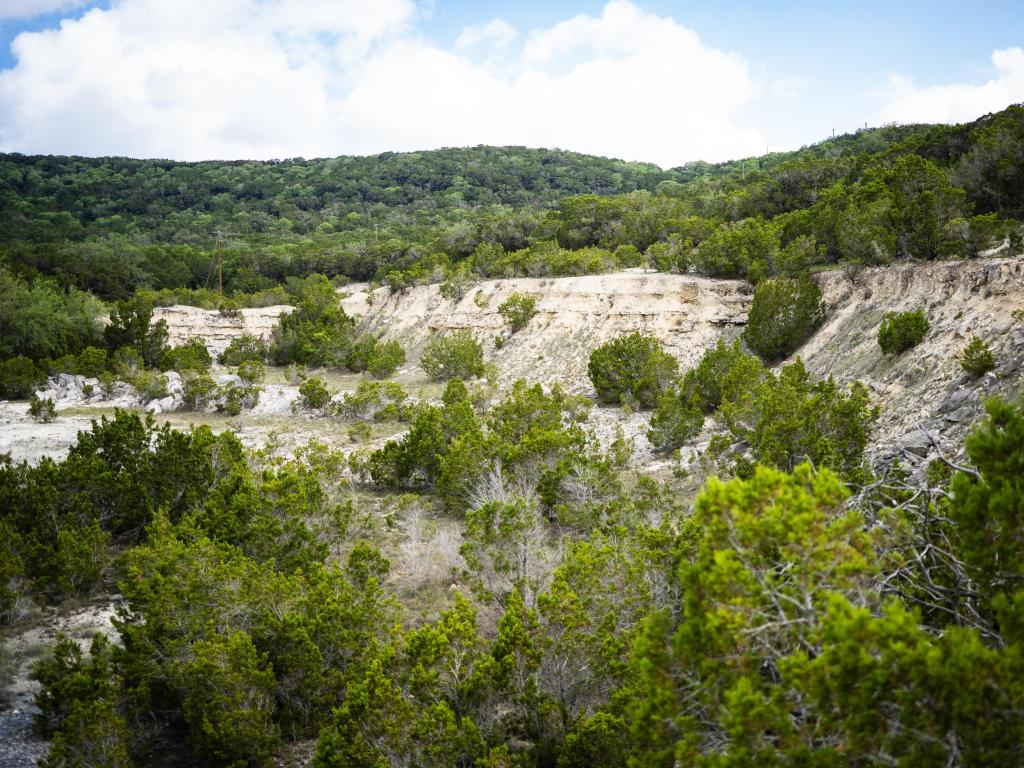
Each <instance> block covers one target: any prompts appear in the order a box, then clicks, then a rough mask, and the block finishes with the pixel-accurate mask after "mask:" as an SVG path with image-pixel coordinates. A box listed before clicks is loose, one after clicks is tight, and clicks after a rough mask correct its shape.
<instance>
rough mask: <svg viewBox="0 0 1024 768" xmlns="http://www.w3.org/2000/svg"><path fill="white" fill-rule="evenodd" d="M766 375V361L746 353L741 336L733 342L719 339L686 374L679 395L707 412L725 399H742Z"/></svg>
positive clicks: (730, 400)
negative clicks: (763, 361)
mask: <svg viewBox="0 0 1024 768" xmlns="http://www.w3.org/2000/svg"><path fill="white" fill-rule="evenodd" d="M764 376H765V368H764V364H763V363H762V362H761V361H760V360H759V359H758V358H756V357H754V356H752V355H748V354H747V353H745V352H744V351H743V350H742V349H741V348H740V342H739V339H736V340H734V341H733V343H732V344H726V343H725V340H724V339H719V340H718V341H717V342H716V343H715V346H714V347H712V348H711V349H709V350H707V351H706V352H705V353H704V355H703V356H702V357H701V359H700V362H699V363H697V365H696V367H694V368H691V369H690V370H688V371H687V372H686V373H685V374H684V375H683V379H682V381H681V382H680V385H679V395H680V397H681V398H682V399H684V400H688V401H692V402H693V404H694V405H695V406H697V407H698V408H699V409H700V410H701V411H702V412H703V413H711V412H712V411H714V410H716V409H717V408H718V407H719V406H721V405H722V403H724V402H738V401H740V400H742V399H743V398H744V397H746V395H747V394H748V393H749V392H750V391H751V390H752V389H753V388H754V386H755V385H756V384H757V383H758V382H760V381H761V379H763V378H764Z"/></svg>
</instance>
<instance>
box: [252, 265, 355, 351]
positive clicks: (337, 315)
mask: <svg viewBox="0 0 1024 768" xmlns="http://www.w3.org/2000/svg"><path fill="white" fill-rule="evenodd" d="M298 299H299V301H298V303H297V304H296V306H295V309H294V310H293V311H292V312H289V313H287V314H283V315H281V319H280V320H279V321H278V325H277V327H276V328H275V329H274V334H273V337H272V339H271V343H270V357H271V359H272V360H273V361H274V362H275V363H276V364H277V365H287V364H288V363H298V364H301V365H317V366H341V365H343V364H344V362H345V359H346V357H347V356H348V354H349V352H350V350H351V348H352V341H353V340H352V334H353V330H354V328H355V323H354V321H353V320H352V319H351V318H350V317H349V316H348V315H346V314H345V310H344V309H342V308H341V306H339V304H338V296H337V294H336V293H335V292H334V286H333V285H331V283H330V281H329V280H328V279H327V278H326V277H324V276H323V275H312V276H311V277H309V278H307V279H306V280H305V281H304V282H303V283H302V286H301V288H300V290H299V294H298Z"/></svg>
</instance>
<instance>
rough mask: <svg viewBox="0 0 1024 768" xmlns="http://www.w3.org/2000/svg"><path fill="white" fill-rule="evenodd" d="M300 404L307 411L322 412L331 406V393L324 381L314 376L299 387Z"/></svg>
mask: <svg viewBox="0 0 1024 768" xmlns="http://www.w3.org/2000/svg"><path fill="white" fill-rule="evenodd" d="M299 402H300V403H302V407H303V408H306V409H307V410H310V411H316V412H321V411H323V410H324V409H325V408H327V407H328V406H329V405H330V404H331V391H330V390H329V389H328V388H327V385H326V384H324V381H323V379H319V378H317V377H316V376H312V377H310V378H308V379H306V380H305V381H304V382H302V384H300V385H299Z"/></svg>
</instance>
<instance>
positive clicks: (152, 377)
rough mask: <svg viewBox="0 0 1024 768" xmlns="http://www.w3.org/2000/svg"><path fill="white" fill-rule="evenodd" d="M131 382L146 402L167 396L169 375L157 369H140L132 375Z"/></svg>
mask: <svg viewBox="0 0 1024 768" xmlns="http://www.w3.org/2000/svg"><path fill="white" fill-rule="evenodd" d="M131 384H132V386H133V387H135V389H136V390H138V392H139V396H140V397H141V398H142V401H143V402H144V403H149V402H150V401H152V400H160V399H161V398H164V397H167V395H168V390H167V377H166V376H164V375H162V374H160V373H158V372H157V371H148V370H140V371H138V372H137V373H136V374H135V375H134V376H132V377H131Z"/></svg>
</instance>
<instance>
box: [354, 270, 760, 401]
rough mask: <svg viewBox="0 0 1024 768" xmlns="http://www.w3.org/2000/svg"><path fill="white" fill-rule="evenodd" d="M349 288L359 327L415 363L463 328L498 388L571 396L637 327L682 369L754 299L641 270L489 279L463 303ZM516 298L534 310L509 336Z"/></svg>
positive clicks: (735, 286) (436, 294)
mask: <svg viewBox="0 0 1024 768" xmlns="http://www.w3.org/2000/svg"><path fill="white" fill-rule="evenodd" d="M349 291H350V293H349V295H348V296H346V297H344V298H343V299H342V306H343V307H344V308H345V311H346V312H348V313H349V314H354V315H360V316H361V317H362V318H363V319H362V323H363V326H364V327H365V328H367V329H369V330H372V331H374V332H378V333H382V334H383V335H384V336H385V337H386V338H389V339H398V340H399V341H400V342H402V344H403V345H405V346H406V348H407V349H408V350H409V352H410V354H409V359H410V361H411V362H415V361H416V360H418V359H419V356H420V353H421V352H422V350H423V346H424V345H425V344H426V342H427V340H428V339H430V337H431V336H432V335H433V334H435V333H447V332H451V331H457V330H468V331H469V332H471V333H472V334H473V336H474V337H476V338H477V340H478V341H480V342H481V344H483V346H484V354H485V357H486V359H487V360H488V361H489V362H493V363H495V364H496V365H497V368H498V379H499V381H500V382H501V383H502V384H508V383H510V382H512V381H514V380H516V379H519V378H526V379H531V380H534V381H542V382H545V383H553V382H556V381H557V382H559V383H560V384H562V386H563V387H565V388H566V389H568V390H570V391H573V392H590V391H591V387H590V381H589V379H588V378H587V360H588V359H589V356H590V351H591V350H592V349H593V348H594V347H596V346H598V345H600V344H602V343H604V342H606V341H608V340H610V339H613V338H615V337H617V336H621V335H623V334H628V333H632V332H633V331H640V332H641V333H646V334H651V335H654V336H657V337H658V338H659V339H661V341H662V342H663V343H664V344H665V347H666V349H667V350H668V351H669V352H671V353H672V354H674V355H675V356H676V357H678V358H679V361H680V365H681V366H682V367H683V368H686V367H687V366H690V365H692V364H693V363H695V362H696V361H697V360H699V359H700V356H701V355H702V354H703V353H704V350H705V349H706V348H707V347H708V346H709V345H711V344H714V342H715V340H716V339H718V337H719V336H722V335H726V336H728V337H730V338H731V337H732V336H734V335H736V334H737V333H738V332H739V330H740V329H741V328H742V326H743V323H744V322H746V316H747V312H748V311H749V309H750V300H751V293H750V288H749V286H747V285H745V284H744V283H742V282H739V281H732V280H706V279H702V278H697V277H689V276H682V275H669V274H663V273H643V272H640V271H628V272H620V273H616V274H609V275H588V276H585V277H566V278H520V279H511V280H487V281H484V282H481V283H477V284H476V285H474V286H473V287H472V288H471V289H470V290H469V291H468V292H467V293H466V295H465V296H463V297H462V299H461V300H459V301H453V300H450V299H446V298H444V297H443V296H442V295H441V292H440V288H439V286H437V285H431V286H419V287H415V288H410V289H407V290H405V291H402V292H400V293H394V294H392V293H390V291H389V290H388V289H386V288H380V289H377V290H376V291H374V292H373V294H372V296H371V295H370V294H368V293H367V292H366V290H365V287H364V286H350V288H349ZM513 293H520V294H523V295H529V296H533V297H534V298H535V299H536V301H537V304H536V310H537V313H536V315H535V316H534V317H533V318H532V319H531V320H530V322H529V323H528V324H527V325H526V327H525V328H523V329H521V330H520V331H519V332H517V333H516V334H514V335H512V336H509V333H508V329H507V326H506V324H505V321H504V319H503V318H502V316H501V314H499V312H498V307H499V306H500V305H501V303H502V302H503V301H505V300H506V299H507V298H509V297H510V296H511V295H512V294H513ZM499 337H501V339H502V343H501V346H500V348H497V347H496V344H495V342H496V340H497V339H498V338H499Z"/></svg>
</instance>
